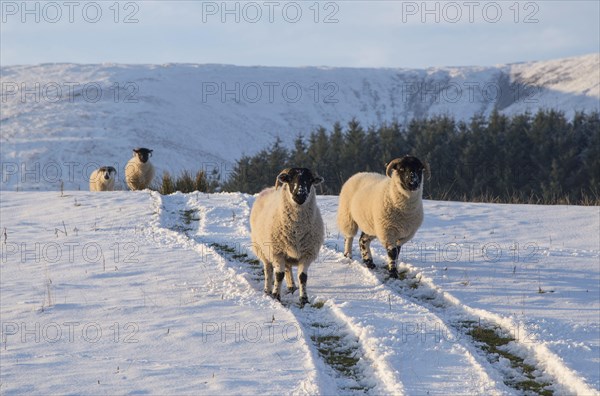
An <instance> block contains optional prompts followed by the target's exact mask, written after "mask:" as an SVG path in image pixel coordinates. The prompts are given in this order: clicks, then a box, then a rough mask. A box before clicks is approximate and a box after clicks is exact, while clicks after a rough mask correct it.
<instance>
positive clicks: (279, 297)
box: [271, 293, 281, 302]
mask: <svg viewBox="0 0 600 396" xmlns="http://www.w3.org/2000/svg"><path fill="white" fill-rule="evenodd" d="M271 297H273V298H274V299H275V300H277V301H279V302H281V295H280V294H279V293H273V294H271Z"/></svg>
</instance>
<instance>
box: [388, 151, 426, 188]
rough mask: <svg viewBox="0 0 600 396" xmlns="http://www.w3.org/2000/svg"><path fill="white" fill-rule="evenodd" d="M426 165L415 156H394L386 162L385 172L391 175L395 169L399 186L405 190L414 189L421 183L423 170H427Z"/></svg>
mask: <svg viewBox="0 0 600 396" xmlns="http://www.w3.org/2000/svg"><path fill="white" fill-rule="evenodd" d="M427 169H428V168H427V167H426V166H425V165H424V164H423V163H422V162H421V161H420V160H419V159H418V158H417V157H413V156H410V155H407V156H404V157H402V158H396V159H394V160H392V161H390V162H389V163H388V164H387V167H386V170H385V174H386V175H387V176H388V177H393V173H394V171H396V173H397V175H398V177H399V179H400V186H401V187H402V188H403V189H404V190H406V191H416V190H418V189H419V188H420V187H421V185H422V183H423V172H424V171H426V172H427V173H428V171H427Z"/></svg>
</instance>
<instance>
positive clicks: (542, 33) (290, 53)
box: [0, 0, 600, 68]
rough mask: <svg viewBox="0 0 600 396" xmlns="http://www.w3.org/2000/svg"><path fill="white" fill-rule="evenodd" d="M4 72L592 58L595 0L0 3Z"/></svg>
mask: <svg viewBox="0 0 600 396" xmlns="http://www.w3.org/2000/svg"><path fill="white" fill-rule="evenodd" d="M0 11H1V16H0V18H1V19H0V65H2V66H8V65H22V64H39V63H62V62H69V63H124V64H140V63H141V64H164V63H200V64H205V63H219V64H233V65H241V66H255V65H264V66H293V67H296V66H331V67H393V68H395V67H402V68H426V67H441V66H472V65H478V66H492V65H498V64H505V63H514V62H526V61H535V60H548V59H558V58H565V57H571V56H578V55H584V54H589V53H594V52H596V53H597V52H600V2H599V1H596V0H593V1H566V0H565V1H516V0H509V1H469V0H465V1H462V0H461V1H428V2H423V1H315V0H309V1H269V0H266V1H227V2H224V1H166V0H157V1H146V0H144V1H119V2H117V1H113V0H109V1H75V0H72V1H67V0H57V1H29V2H23V1H21V0H17V1H6V0H1V1H0Z"/></svg>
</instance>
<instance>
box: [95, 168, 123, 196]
mask: <svg viewBox="0 0 600 396" xmlns="http://www.w3.org/2000/svg"><path fill="white" fill-rule="evenodd" d="M116 174H117V170H116V169H115V168H114V167H112V166H102V167H100V168H98V169H96V170H95V171H93V172H92V174H91V175H90V191H114V190H115V176H116Z"/></svg>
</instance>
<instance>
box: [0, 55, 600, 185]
mask: <svg viewBox="0 0 600 396" xmlns="http://www.w3.org/2000/svg"><path fill="white" fill-rule="evenodd" d="M599 69H600V54H597V53H596V54H590V55H586V56H580V57H574V58H567V59H557V60H551V61H542V62H528V63H518V64H508V65H499V66H497V67H477V66H473V67H445V68H430V69H422V70H419V69H403V68H394V69H392V68H370V69H369V68H326V67H296V68H292V67H288V68H285V67H263V66H260V67H259V66H257V67H239V66H230V65H199V64H165V65H114V64H101V65H78V64H42V65H31V66H8V67H2V68H0V80H1V84H0V86H1V88H2V92H1V101H2V103H1V104H2V106H1V115H0V127H1V129H2V136H1V143H2V144H1V145H0V157H1V168H2V185H1V188H2V189H4V190H12V191H16V190H19V191H23V190H42V191H44V190H57V189H58V187H59V185H60V183H61V182H63V183H64V185H65V188H66V189H71V190H77V189H82V190H86V189H87V183H88V179H89V175H90V174H91V173H92V171H93V170H95V169H96V168H98V167H100V166H104V165H108V166H114V167H115V168H116V169H117V170H118V171H119V172H122V170H123V168H124V166H125V163H126V162H127V161H128V160H129V158H130V156H131V150H132V149H133V148H134V147H140V146H141V147H149V148H152V149H154V150H155V151H154V159H153V160H154V161H155V164H156V166H157V175H159V176H160V175H162V172H163V170H167V171H170V172H171V173H176V174H178V173H179V172H180V171H181V170H183V169H187V170H190V171H194V172H195V171H196V170H198V169H204V170H206V171H207V172H208V173H210V172H211V171H212V170H213V169H216V170H217V171H218V172H219V173H220V175H221V176H222V178H223V179H226V178H227V177H228V176H229V174H230V173H231V172H232V170H233V164H234V163H235V161H236V160H237V159H239V158H240V157H241V156H242V155H243V154H247V155H252V154H255V153H256V152H258V151H259V150H261V149H263V148H265V147H266V146H267V145H270V144H271V143H272V142H273V141H274V139H275V137H277V136H278V137H280V138H281V139H282V140H283V142H284V144H286V145H288V146H290V147H291V146H292V144H293V141H294V139H295V138H296V136H298V134H304V135H305V136H306V135H308V134H309V133H310V132H312V131H313V130H314V129H315V128H317V127H319V126H323V127H325V128H327V129H328V130H331V129H332V126H333V124H334V122H341V123H342V124H343V125H345V124H346V123H347V122H349V121H350V120H351V119H352V118H353V117H355V118H356V119H357V120H359V121H360V122H361V123H362V125H363V126H364V127H365V128H366V127H368V126H370V125H379V124H381V123H384V122H392V121H394V120H395V121H399V122H400V123H402V124H404V125H405V124H406V123H408V122H409V121H410V120H412V119H413V118H422V117H429V116H434V115H439V114H448V115H452V116H454V117H455V118H456V119H458V120H468V119H470V118H471V117H473V116H474V115H475V114H484V115H489V114H490V113H491V112H492V111H493V109H498V110H499V111H501V112H502V113H504V114H508V115H512V114H522V113H524V112H526V111H529V112H532V113H535V112H537V111H538V109H542V108H544V109H549V108H552V109H557V110H561V111H564V112H565V113H566V115H567V116H568V117H571V116H572V115H573V114H574V112H575V111H588V112H591V111H594V110H596V111H599V110H600V104H599V100H600V74H599V73H598V70H599ZM120 179H122V175H121V177H120Z"/></svg>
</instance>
